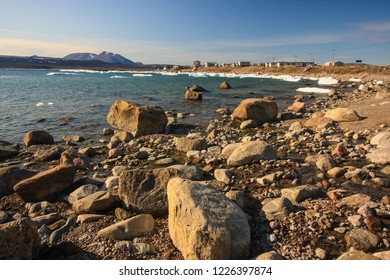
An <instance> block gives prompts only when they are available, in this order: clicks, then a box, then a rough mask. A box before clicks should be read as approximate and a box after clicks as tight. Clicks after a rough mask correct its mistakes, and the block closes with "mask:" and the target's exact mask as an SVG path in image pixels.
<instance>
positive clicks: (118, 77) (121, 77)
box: [110, 75, 129, 79]
mask: <svg viewBox="0 0 390 280" xmlns="http://www.w3.org/2000/svg"><path fill="white" fill-rule="evenodd" d="M110 78H111V79H127V78H129V77H126V76H120V75H114V76H111V77H110Z"/></svg>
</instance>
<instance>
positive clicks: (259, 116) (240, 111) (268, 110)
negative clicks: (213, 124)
mask: <svg viewBox="0 0 390 280" xmlns="http://www.w3.org/2000/svg"><path fill="white" fill-rule="evenodd" d="M277 114H278V105H277V104H276V102H273V101H267V100H264V99H260V98H249V99H244V100H243V101H241V103H240V104H239V105H238V107H237V108H236V109H235V110H234V111H233V114H232V115H231V118H232V119H233V120H241V121H244V120H249V119H251V120H255V121H256V122H257V124H258V125H262V124H264V123H266V122H270V121H273V120H274V119H275V118H276V116H277Z"/></svg>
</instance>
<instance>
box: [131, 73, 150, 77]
mask: <svg viewBox="0 0 390 280" xmlns="http://www.w3.org/2000/svg"><path fill="white" fill-rule="evenodd" d="M152 76H153V75H152V74H142V73H139V74H133V77H152Z"/></svg>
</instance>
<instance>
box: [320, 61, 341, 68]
mask: <svg viewBox="0 0 390 280" xmlns="http://www.w3.org/2000/svg"><path fill="white" fill-rule="evenodd" d="M323 66H325V67H329V66H344V63H343V62H341V61H328V62H325V63H324V64H323Z"/></svg>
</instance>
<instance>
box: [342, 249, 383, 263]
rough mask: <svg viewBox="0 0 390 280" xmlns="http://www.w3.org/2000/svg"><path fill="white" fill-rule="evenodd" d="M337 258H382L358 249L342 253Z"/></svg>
mask: <svg viewBox="0 0 390 280" xmlns="http://www.w3.org/2000/svg"><path fill="white" fill-rule="evenodd" d="M337 260H350V261H352V260H380V258H378V257H376V256H373V255H371V254H367V253H364V252H362V251H358V250H352V251H349V252H346V253H344V254H342V255H341V256H340V257H338V258H337Z"/></svg>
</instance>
